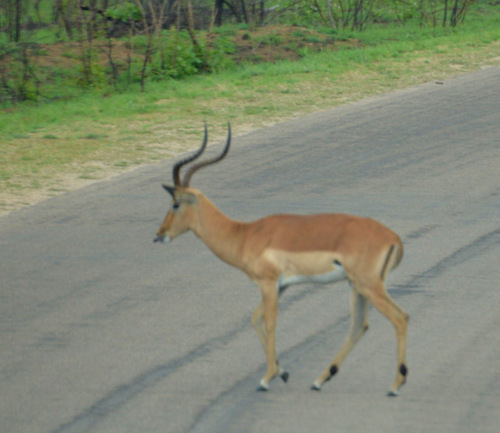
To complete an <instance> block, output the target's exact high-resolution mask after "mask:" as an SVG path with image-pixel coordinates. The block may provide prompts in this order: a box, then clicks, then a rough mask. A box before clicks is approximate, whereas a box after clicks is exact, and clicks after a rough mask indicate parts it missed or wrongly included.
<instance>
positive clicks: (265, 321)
mask: <svg viewBox="0 0 500 433" xmlns="http://www.w3.org/2000/svg"><path fill="white" fill-rule="evenodd" d="M261 290H262V302H261V303H260V304H259V306H258V307H257V308H256V310H255V311H254V313H253V315H252V324H253V326H254V328H255V331H256V332H257V335H258V337H259V340H260V342H261V344H262V347H263V349H264V353H265V354H266V358H267V372H266V375H265V376H264V377H263V378H262V379H261V381H260V384H259V387H258V388H257V390H258V391H267V390H268V389H269V382H270V381H271V380H272V379H273V378H274V377H276V376H278V375H279V376H280V377H281V379H283V381H284V382H287V381H288V377H289V375H288V372H286V371H284V370H283V369H282V368H281V367H280V365H279V363H278V361H277V359H276V349H275V344H276V320H277V316H278V294H277V291H276V290H274V292H273V291H271V292H268V291H266V289H265V286H264V287H263V286H261Z"/></svg>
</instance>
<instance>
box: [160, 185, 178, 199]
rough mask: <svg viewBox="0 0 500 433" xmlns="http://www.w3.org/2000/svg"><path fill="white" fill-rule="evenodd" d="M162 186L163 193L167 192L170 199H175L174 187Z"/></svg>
mask: <svg viewBox="0 0 500 433" xmlns="http://www.w3.org/2000/svg"><path fill="white" fill-rule="evenodd" d="M162 186H163V188H164V189H165V191H167V192H168V193H169V194H170V195H171V196H172V198H175V187H174V186H168V185H165V184H163V185H162Z"/></svg>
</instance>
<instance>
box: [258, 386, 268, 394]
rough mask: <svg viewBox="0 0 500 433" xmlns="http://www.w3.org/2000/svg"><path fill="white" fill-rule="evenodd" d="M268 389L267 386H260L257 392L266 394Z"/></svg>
mask: <svg viewBox="0 0 500 433" xmlns="http://www.w3.org/2000/svg"><path fill="white" fill-rule="evenodd" d="M267 390H268V389H267V388H266V387H265V386H262V385H259V386H258V388H257V389H256V391H258V392H266V391H267Z"/></svg>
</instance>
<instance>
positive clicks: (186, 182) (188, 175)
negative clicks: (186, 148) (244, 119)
mask: <svg viewBox="0 0 500 433" xmlns="http://www.w3.org/2000/svg"><path fill="white" fill-rule="evenodd" d="M230 145H231V124H230V123H229V122H228V123H227V140H226V145H225V146H224V149H223V150H222V152H221V154H220V155H218V156H216V157H214V158H211V159H207V160H205V161H201V162H199V163H198V164H195V165H193V166H192V167H191V168H190V169H189V170H188V172H187V173H186V175H185V176H184V180H183V182H182V186H183V187H185V188H186V187H188V186H189V181H190V180H191V177H192V176H193V174H194V173H195V172H196V171H198V170H199V169H200V168H203V167H206V166H207V165H211V164H215V163H216V162H219V161H220V160H222V159H224V157H225V156H226V155H227V152H229V146H230Z"/></svg>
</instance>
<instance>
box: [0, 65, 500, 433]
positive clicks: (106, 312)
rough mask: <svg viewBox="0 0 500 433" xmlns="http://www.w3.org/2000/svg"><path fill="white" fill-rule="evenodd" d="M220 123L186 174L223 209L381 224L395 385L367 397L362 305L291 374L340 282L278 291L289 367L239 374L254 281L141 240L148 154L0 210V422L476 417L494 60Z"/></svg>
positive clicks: (21, 432) (378, 328) (150, 431)
mask: <svg viewBox="0 0 500 433" xmlns="http://www.w3.org/2000/svg"><path fill="white" fill-rule="evenodd" d="M201 129H202V125H200V137H201ZM233 132H234V134H235V138H234V140H233V149H232V151H231V153H230V155H229V157H228V158H227V159H226V160H225V161H224V162H222V163H221V164H220V165H218V166H216V167H212V168H210V169H206V170H204V171H201V172H200V173H197V174H196V175H195V176H194V178H193V181H192V184H193V186H196V187H198V188H200V189H202V190H203V191H204V192H205V193H206V194H207V195H208V196H209V197H210V198H211V199H212V200H213V201H214V202H215V203H216V204H217V205H218V206H219V207H220V208H221V209H222V210H223V211H224V212H226V213H227V214H229V215H231V216H232V217H235V218H240V219H244V220H251V219H254V218H258V217H260V216H263V215H266V214H269V213H275V212H294V213H315V212H324V211H332V212H349V213H354V214H360V215H367V216H371V217H374V218H376V219H378V220H380V221H382V222H383V223H385V224H386V225H388V226H389V227H391V228H392V229H394V230H395V231H396V232H398V233H399V234H400V235H401V236H402V238H403V241H404V244H405V257H404V259H403V262H402V264H401V265H400V267H399V268H398V269H397V270H396V271H395V272H394V273H393V274H392V275H391V276H390V278H389V288H390V291H391V293H392V295H393V297H394V298H395V299H396V301H397V302H398V303H399V304H400V305H401V306H402V307H403V308H404V309H405V310H406V311H407V312H409V314H410V328H409V340H408V367H409V377H408V383H407V384H406V386H405V387H403V389H402V392H401V396H400V397H398V398H388V397H385V393H386V391H387V390H388V389H389V387H390V385H391V383H392V381H393V379H394V375H395V369H396V355H395V351H396V350H395V349H396V344H395V336H394V331H393V329H392V327H391V325H390V323H389V322H388V321H387V320H386V319H385V318H383V317H382V316H381V315H380V314H378V313H377V312H376V311H374V310H373V309H371V310H370V330H369V332H368V333H367V334H366V335H365V337H364V338H363V340H362V341H361V342H360V343H359V345H358V346H357V347H356V349H355V350H354V351H353V353H352V354H351V355H350V357H349V358H348V359H347V360H346V362H345V363H344V364H343V366H342V368H341V370H340V371H339V374H338V375H337V376H336V377H335V378H334V379H333V380H332V381H331V382H329V383H328V384H326V385H325V387H324V388H323V390H322V391H321V392H312V391H310V390H309V387H310V385H311V384H312V382H313V380H314V379H315V378H316V377H317V376H318V374H319V373H320V372H321V371H322V370H323V369H324V368H325V367H326V366H327V365H328V364H329V362H330V361H331V359H333V356H334V354H335V353H336V351H337V350H338V349H339V348H340V346H341V344H342V342H343V340H344V338H345V336H346V334H347V331H348V328H349V307H348V303H349V292H350V290H349V287H348V285H347V284H345V283H339V284H337V285H335V286H330V287H317V286H307V285H305V286H295V287H293V288H291V289H290V290H289V291H287V293H286V294H285V295H284V297H283V298H282V302H281V304H280V317H279V320H278V333H277V336H278V337H277V345H278V352H279V354H280V355H279V358H280V362H281V364H282V365H283V366H284V367H285V368H286V369H287V370H288V371H289V372H290V374H291V377H290V381H289V383H288V384H284V383H281V382H280V381H277V380H276V381H274V382H272V383H271V389H270V391H269V392H267V393H257V392H255V388H256V386H257V385H258V382H259V380H260V378H261V376H262V375H263V373H264V370H265V362H264V355H263V353H262V350H261V348H260V344H259V342H258V340H257V337H256V335H255V333H254V331H253V329H252V327H251V324H250V316H251V312H252V311H253V309H254V307H255V306H256V305H257V303H258V302H259V292H258V289H257V287H255V286H253V284H252V283H251V282H250V281H249V280H247V278H246V276H245V275H244V274H242V273H240V272H239V271H237V270H235V269H232V268H229V267H228V266H227V265H225V264H223V263H221V262H219V261H218V260H217V259H216V258H215V257H214V256H212V254H211V253H210V252H209V251H208V250H207V248H206V247H204V246H203V245H202V244H201V242H200V241H199V240H198V239H196V238H195V237H194V236H193V235H186V236H184V237H182V238H179V239H177V240H176V241H175V242H174V243H172V244H170V245H166V246H164V245H158V244H153V242H152V239H153V237H154V234H155V232H156V230H157V228H158V226H159V224H160V223H161V221H162V219H163V217H164V215H165V212H166V210H167V207H168V201H169V198H168V197H167V195H166V193H165V192H164V191H163V190H162V188H161V187H160V183H161V182H170V181H171V165H172V161H164V162H161V163H159V164H157V165H153V166H148V167H143V168H141V169H139V170H136V171H134V172H132V173H129V174H127V175H124V176H120V177H116V178H113V179H111V180H109V181H105V182H100V183H97V184H94V185H93V186H90V187H87V188H84V189H81V190H78V191H75V192H73V193H69V194H65V195H63V196H60V197H57V198H54V199H51V200H48V201H45V202H44V203H41V204H39V205H37V206H33V207H30V208H27V209H24V210H21V211H18V212H14V213H11V214H9V215H7V216H6V217H3V218H1V219H0V431H1V432H2V433H38V432H43V433H81V432H96V433H97V432H99V433H104V432H110V433H111V432H112V433H125V432H130V433H143V432H144V433H157V432H162V433H165V432H166V433H188V432H213V433H225V432H238V433H239V432H252V433H253V432H255V433H256V432H271V433H279V432H283V433H285V432H286V433H296V432H297V433H304V432H342V433H345V432H363V433H370V432H373V433H379V432H385V433H391V432H394V433H400V432H403V431H404V432H425V433H429V432H454V433H461V432H463V433H470V432H475V433H481V432H483V433H493V432H497V431H498V429H499V427H498V426H499V425H500V386H499V383H500V314H499V313H500V290H499V281H500V270H499V269H500V266H499V259H500V68H490V69H485V70H483V71H480V72H478V73H475V74H470V75H465V76H461V77H459V78H455V79H450V80H446V81H445V82H444V83H443V84H436V83H430V84H426V85H423V86H418V87H414V88H411V89H408V90H405V91H400V92H395V93H391V94H388V95H384V96H382V97H376V98H371V99H368V100H364V101H362V102H359V103H355V104H349V105H346V106H343V107H340V108H336V109H334V110H332V111H328V112H325V113H321V114H317V115H314V116H311V117H308V118H304V119H298V120H294V121H293V122H288V123H283V124H279V125H277V126H275V127H273V128H269V129H265V130H260V131H256V132H254V133H251V134H248V135H245V136H238V135H237V133H238V125H233ZM219 144H221V143H219ZM218 149H219V147H217V146H214V147H212V148H211V149H210V150H211V151H215V150H218Z"/></svg>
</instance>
